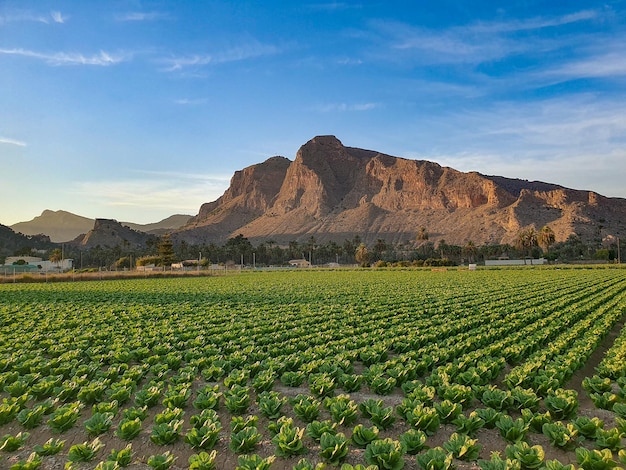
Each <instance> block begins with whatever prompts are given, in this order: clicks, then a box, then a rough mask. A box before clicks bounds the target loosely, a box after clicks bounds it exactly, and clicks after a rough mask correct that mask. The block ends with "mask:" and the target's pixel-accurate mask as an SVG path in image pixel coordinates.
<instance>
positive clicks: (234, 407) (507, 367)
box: [0, 269, 626, 470]
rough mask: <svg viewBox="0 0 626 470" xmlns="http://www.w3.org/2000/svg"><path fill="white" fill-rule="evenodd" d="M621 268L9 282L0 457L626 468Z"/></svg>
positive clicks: (39, 463) (0, 302) (70, 462)
mask: <svg viewBox="0 0 626 470" xmlns="http://www.w3.org/2000/svg"><path fill="white" fill-rule="evenodd" d="M625 312H626V271H624V270H620V269H563V270H557V269H510V270H506V269H503V270H478V271H473V272H470V271H460V270H459V271H447V272H430V271H416V270H406V271H400V270H380V271H376V270H354V271H289V272H251V273H243V274H239V275H232V276H224V277H199V278H179V279H164V278H160V279H134V280H112V281H91V282H73V283H72V282H67V283H48V284H4V285H0V331H1V332H0V468H3V469H5V468H6V469H35V468H39V469H42V470H46V469H64V468H65V469H93V468H98V469H118V468H128V469H150V468H154V469H166V468H171V469H187V468H190V469H211V468H216V469H236V468H241V469H264V468H266V469H273V470H275V469H321V468H327V469H333V468H342V469H345V470H349V469H356V468H361V469H364V468H368V469H375V468H378V469H380V470H382V469H391V470H396V469H397V470H399V469H401V468H405V469H422V468H423V469H431V468H432V469H446V468H459V469H477V468H484V469H506V468H510V469H527V468H528V469H531V468H547V469H551V470H552V469H554V470H556V469H564V468H569V469H574V468H576V469H578V468H582V469H585V470H587V469H589V470H591V469H593V470H595V469H604V468H607V469H608V468H614V467H626V451H625V450H624V447H625V443H626V442H625V441H626V328H624V319H625Z"/></svg>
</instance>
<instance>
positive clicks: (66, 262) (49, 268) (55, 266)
mask: <svg viewBox="0 0 626 470" xmlns="http://www.w3.org/2000/svg"><path fill="white" fill-rule="evenodd" d="M20 261H24V263H20V264H16V263H19V262H20ZM25 265H27V266H34V267H36V268H37V269H38V270H40V271H42V272H54V271H56V272H62V271H69V270H70V269H72V268H73V267H74V260H73V259H70V258H66V259H63V260H61V261H58V262H52V261H48V260H45V261H44V260H43V259H42V258H38V257H36V256H8V257H7V258H6V259H5V260H4V265H3V266H2V267H3V268H11V267H13V266H25Z"/></svg>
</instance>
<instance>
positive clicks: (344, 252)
mask: <svg viewBox="0 0 626 470" xmlns="http://www.w3.org/2000/svg"><path fill="white" fill-rule="evenodd" d="M19 251H20V254H24V255H25V254H26V251H29V250H27V249H26V248H24V249H21V250H19ZM618 251H619V250H618V249H617V244H616V241H615V240H613V242H611V243H607V242H606V240H605V241H604V242H603V241H602V240H600V239H597V240H593V241H591V242H583V241H582V240H581V238H580V237H578V236H577V235H571V236H570V237H569V238H568V239H567V240H565V241H561V242H555V236H554V232H553V231H552V229H550V228H549V227H543V228H542V229H540V230H535V229H534V228H526V229H523V230H521V231H520V232H519V233H518V235H517V237H516V240H515V243H513V244H486V245H480V246H479V245H476V244H475V243H474V242H472V241H471V240H468V241H466V242H465V243H464V244H462V245H456V244H450V243H447V242H446V241H445V239H439V240H437V242H436V243H435V242H433V241H431V240H429V235H428V231H427V229H426V228H424V227H421V228H420V229H419V230H418V231H417V234H416V236H415V238H414V239H413V240H407V241H406V242H404V243H391V242H389V241H387V240H385V239H383V238H379V239H377V240H376V241H375V242H373V243H369V244H366V243H364V242H363V240H362V239H361V237H360V236H358V235H357V236H354V237H353V238H351V239H345V240H344V241H343V242H336V241H325V242H318V241H317V239H316V238H315V237H314V236H311V237H310V238H309V239H307V240H306V241H295V240H294V241H290V242H289V243H288V244H286V245H285V244H283V245H279V244H278V243H277V242H275V241H273V240H266V241H262V242H260V243H258V244H256V245H255V244H253V243H252V242H250V240H248V239H247V238H246V237H244V236H243V235H241V234H240V235H237V236H235V237H232V238H229V239H228V240H227V241H226V242H225V243H222V244H218V243H203V244H191V243H187V242H185V241H180V242H174V241H173V240H172V238H171V237H170V236H169V235H165V236H163V237H161V238H154V239H151V240H150V241H149V242H148V243H146V245H145V246H143V247H141V248H132V247H130V245H129V244H128V243H121V244H119V245H117V246H115V247H106V246H100V245H98V246H95V247H92V248H89V249H81V248H80V247H78V246H68V245H65V247H64V252H63V256H64V257H65V258H72V259H73V260H74V267H75V268H77V269H89V268H91V269H93V268H98V269H102V268H105V269H130V268H134V267H136V266H140V265H150V264H153V265H156V266H168V267H169V266H171V264H172V263H182V264H184V265H188V266H191V265H193V266H196V265H197V264H198V263H199V264H200V265H202V266H207V265H215V264H217V265H229V264H230V265H244V266H256V267H265V266H285V265H288V264H289V261H291V260H306V261H308V262H310V263H311V264H312V265H316V266H320V265H328V264H330V263H336V264H339V265H355V264H359V265H363V266H368V265H378V266H382V265H394V264H395V265H407V266H408V265H414V266H421V265H426V266H441V265H444V266H445V265H458V264H466V263H480V262H482V261H484V260H486V259H497V258H507V257H508V258H511V259H514V258H515V259H518V258H529V257H532V258H539V257H544V258H546V259H548V260H549V261H556V260H558V261H563V262H571V261H574V260H591V259H597V260H606V261H612V260H616V259H617V256H618ZM60 254H61V253H60V249H59V248H55V249H51V250H49V251H48V253H47V256H48V258H49V259H55V260H58V259H59V256H60Z"/></svg>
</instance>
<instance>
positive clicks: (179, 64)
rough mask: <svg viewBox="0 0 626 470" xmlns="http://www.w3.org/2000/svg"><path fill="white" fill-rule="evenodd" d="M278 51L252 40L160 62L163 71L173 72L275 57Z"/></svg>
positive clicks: (274, 47)
mask: <svg viewBox="0 0 626 470" xmlns="http://www.w3.org/2000/svg"><path fill="white" fill-rule="evenodd" d="M280 51H281V49H280V48H279V47H277V46H274V45H272V44H263V43H261V42H259V41H256V40H254V41H250V42H247V43H245V44H242V45H240V46H237V47H233V48H230V49H226V50H224V51H221V52H216V53H211V54H209V53H207V54H194V55H186V56H179V57H170V58H165V59H161V60H160V62H161V63H163V64H165V69H164V71H166V72H174V71H177V70H182V69H184V68H187V67H202V66H205V65H218V64H224V63H227V62H239V61H244V60H248V59H254V58H257V57H262V56H268V55H275V54H278V53H280Z"/></svg>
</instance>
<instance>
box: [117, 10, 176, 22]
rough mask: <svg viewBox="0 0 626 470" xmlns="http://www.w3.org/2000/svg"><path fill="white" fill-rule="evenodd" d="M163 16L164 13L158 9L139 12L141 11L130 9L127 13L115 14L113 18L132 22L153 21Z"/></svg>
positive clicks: (164, 15) (164, 16)
mask: <svg viewBox="0 0 626 470" xmlns="http://www.w3.org/2000/svg"><path fill="white" fill-rule="evenodd" d="M163 18H167V15H166V14H165V13H160V12H158V11H150V12H141V11H132V12H128V13H123V14H120V15H117V16H116V17H115V19H116V20H117V21H121V22H133V21H155V20H160V19H163Z"/></svg>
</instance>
